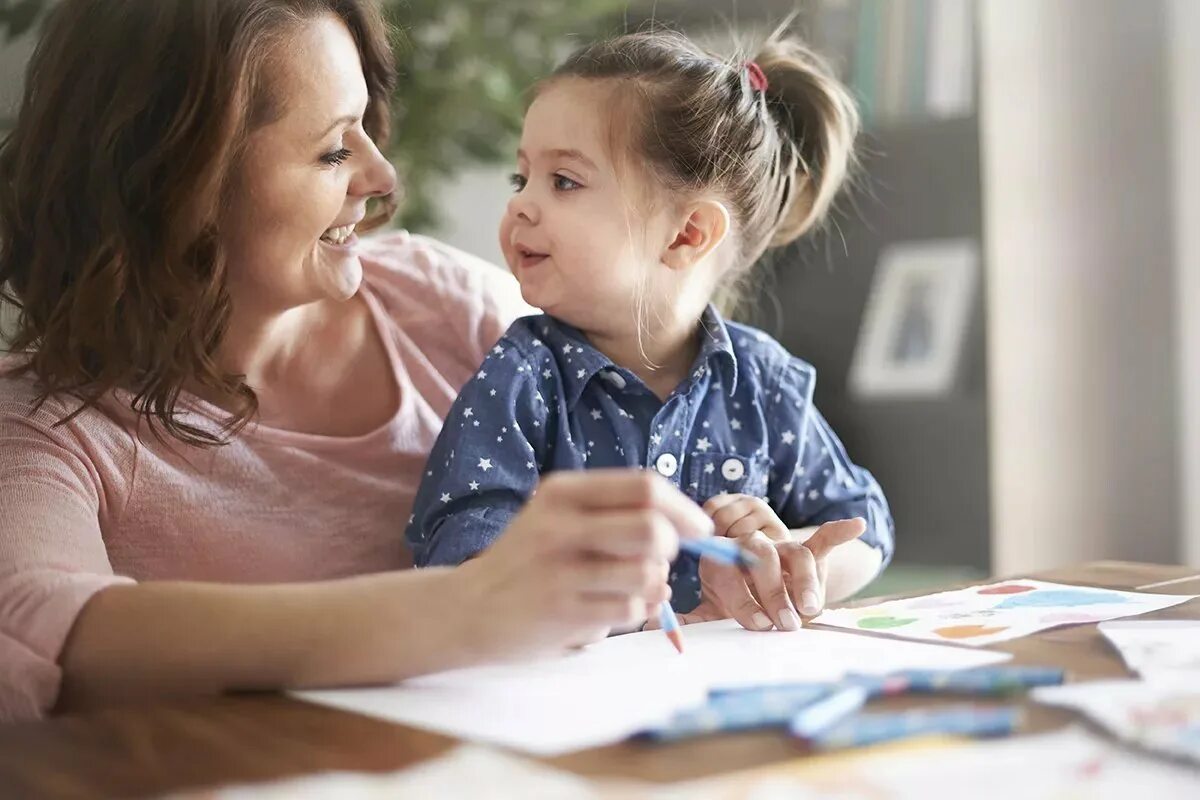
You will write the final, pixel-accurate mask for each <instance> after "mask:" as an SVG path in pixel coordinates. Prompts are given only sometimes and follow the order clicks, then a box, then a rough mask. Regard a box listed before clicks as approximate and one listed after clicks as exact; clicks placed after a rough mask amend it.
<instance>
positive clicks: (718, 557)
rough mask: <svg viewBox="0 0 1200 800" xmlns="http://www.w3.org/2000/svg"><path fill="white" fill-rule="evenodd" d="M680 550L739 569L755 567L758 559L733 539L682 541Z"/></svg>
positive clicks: (711, 538) (711, 537)
mask: <svg viewBox="0 0 1200 800" xmlns="http://www.w3.org/2000/svg"><path fill="white" fill-rule="evenodd" d="M679 549H680V550H682V551H683V552H685V553H691V554H692V555H694V556H697V557H699V558H711V559H712V560H713V561H718V562H720V563H722V564H732V565H734V566H737V567H753V566H754V565H756V564H757V563H758V559H757V558H755V557H754V555H753V554H752V553H748V552H746V551H745V550H743V549H742V548H741V547H739V546H738V543H737V542H736V541H734V540H733V539H729V538H726V537H724V536H710V537H708V538H707V539H680V540H679Z"/></svg>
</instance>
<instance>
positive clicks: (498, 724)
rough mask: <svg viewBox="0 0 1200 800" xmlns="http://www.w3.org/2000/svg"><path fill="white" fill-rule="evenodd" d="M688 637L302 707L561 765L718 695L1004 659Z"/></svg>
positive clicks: (842, 636) (762, 637) (849, 637)
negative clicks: (330, 709) (564, 758)
mask: <svg viewBox="0 0 1200 800" xmlns="http://www.w3.org/2000/svg"><path fill="white" fill-rule="evenodd" d="M683 635H684V641H685V643H686V648H685V652H684V654H683V655H679V654H677V653H676V652H675V651H674V649H672V647H671V645H670V643H669V642H668V641H667V640H666V637H665V636H664V635H663V633H662V631H647V632H644V633H632V634H628V635H626V636H616V637H613V638H610V639H607V640H606V641H604V642H600V643H598V644H596V645H593V646H592V647H589V648H587V650H585V651H583V652H579V653H575V654H572V655H569V656H565V657H563V658H559V659H551V660H544V661H536V662H529V663H522V664H513V665H505V666H491V667H479V668H474V669H465V670H456V671H453V672H444V673H440V674H437V675H430V676H427V677H424V678H418V679H415V680H411V681H407V682H405V683H403V684H399V685H396V686H390V687H382V688H371V689H336V690H323V691H306V692H298V693H296V696H297V697H299V698H301V699H304V700H309V701H311V702H314V703H321V704H325V705H330V706H335V707H337V708H342V709H345V710H348V711H356V712H359V713H362V714H366V715H369V716H375V717H381V718H383V719H387V720H391V721H394V722H401V723H405V724H408V725H414V726H416V727H420V728H426V729H429V730H433V731H437V732H440V733H445V734H448V735H451V736H457V737H460V738H463V739H467V740H469V741H477V742H488V743H492V744H498V745H502V746H506V747H511V748H514V749H517V750H521V751H524V752H528V753H534V754H537V755H556V754H561V753H568V752H572V751H575V750H583V749H586V748H589V747H597V746H601V745H605V744H611V743H613V742H617V741H620V740H622V739H624V738H626V737H628V736H630V735H632V734H634V733H637V732H639V731H641V730H644V729H646V728H648V727H652V726H657V725H660V724H662V723H664V722H665V721H666V720H668V719H669V718H670V717H671V715H672V714H673V713H674V712H676V711H679V710H681V709H684V708H689V707H693V706H696V705H700V704H701V703H703V702H704V700H705V699H706V697H707V694H708V692H709V690H711V689H717V688H733V687H745V686H756V685H775V684H780V683H791V682H802V681H827V680H836V679H838V678H841V677H842V676H843V675H844V674H846V673H847V672H865V673H871V674H883V673H886V672H891V671H894V670H899V669H922V668H924V669H965V668H968V667H977V666H984V665H987V664H994V663H998V662H1000V661H1004V660H1007V659H1008V658H1009V656H1008V655H1007V654H1004V653H992V652H986V651H974V650H968V649H965V648H957V647H937V646H933V645H923V644H915V643H912V642H898V641H895V640H888V639H882V638H879V637H868V636H856V635H853V634H847V633H841V632H837V631H819V630H811V629H805V630H800V631H796V632H794V633H783V632H779V631H774V632H770V633H755V632H752V631H747V630H744V629H742V628H741V627H740V626H739V625H738V624H737V623H736V622H735V621H733V620H723V621H720V622H706V623H702V624H699V625H688V626H686V627H685V628H684V629H683Z"/></svg>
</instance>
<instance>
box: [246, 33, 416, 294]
mask: <svg viewBox="0 0 1200 800" xmlns="http://www.w3.org/2000/svg"><path fill="white" fill-rule="evenodd" d="M267 77H268V79H269V81H270V86H271V89H272V90H273V91H274V94H275V98H276V101H277V102H278V103H279V106H280V108H281V113H280V116H279V118H278V119H276V120H275V121H273V122H271V123H269V124H267V125H265V126H263V127H261V128H259V129H258V130H256V131H254V132H253V133H252V134H251V135H250V138H249V141H248V142H247V147H246V150H245V153H244V155H243V157H242V159H241V168H240V171H239V173H238V175H237V177H236V180H237V191H236V192H235V197H234V201H233V202H232V204H231V207H230V208H229V209H227V210H226V211H227V214H226V220H225V223H224V224H223V230H224V236H225V245H226V247H227V248H228V252H229V289H230V293H231V295H232V297H233V300H234V303H235V305H237V304H238V303H244V304H249V303H253V304H255V305H256V306H259V307H261V308H264V309H266V310H282V309H288V308H294V307H296V306H300V305H304V304H307V303H311V302H314V301H319V300H325V299H333V300H344V299H347V298H349V297H351V296H353V295H354V293H355V292H357V291H358V287H359V283H360V282H361V280H362V264H361V263H360V262H359V260H358V252H357V249H356V245H357V237H356V236H355V235H354V234H353V229H354V225H355V223H357V222H359V221H360V220H362V219H363V217H364V216H365V214H366V207H367V200H368V199H369V198H371V197H373V196H376V195H384V194H388V193H390V192H391V191H392V190H393V189H394V188H395V184H396V176H395V171H394V170H393V169H392V166H391V165H390V164H389V163H388V161H387V160H386V159H385V158H384V157H383V156H382V155H381V154H380V152H379V150H378V149H376V147H375V143H374V142H372V141H371V137H370V136H368V135H367V133H366V131H364V130H363V127H362V116H363V112H364V111H365V109H366V107H367V85H366V81H365V80H364V78H363V70H362V63H361V61H360V59H359V53H358V48H357V47H356V46H355V44H354V39H353V37H352V36H351V35H350V31H349V30H347V28H346V26H345V25H344V24H343V23H342V22H341V20H339V19H338V18H337V17H335V16H333V15H326V16H322V17H318V18H315V19H313V20H311V21H310V22H308V23H306V24H304V25H303V26H302V27H300V28H299V29H298V30H297V31H296V33H295V34H294V35H293V37H292V38H291V40H289V41H288V42H286V43H284V44H283V45H282V46H280V47H279V48H278V49H277V52H276V54H275V58H274V59H273V63H272V65H271V68H270V69H269V74H268V76H267Z"/></svg>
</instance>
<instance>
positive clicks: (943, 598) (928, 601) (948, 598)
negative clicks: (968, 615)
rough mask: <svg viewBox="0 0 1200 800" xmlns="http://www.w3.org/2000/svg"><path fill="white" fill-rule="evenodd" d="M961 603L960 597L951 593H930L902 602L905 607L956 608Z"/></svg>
mask: <svg viewBox="0 0 1200 800" xmlns="http://www.w3.org/2000/svg"><path fill="white" fill-rule="evenodd" d="M961 605H962V599H961V598H958V597H955V596H953V595H938V594H931V595H928V596H926V597H918V598H916V599H914V600H909V601H907V602H905V603H904V607H905V608H906V609H926V608H956V607H958V606H961Z"/></svg>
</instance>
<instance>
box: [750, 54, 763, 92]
mask: <svg viewBox="0 0 1200 800" xmlns="http://www.w3.org/2000/svg"><path fill="white" fill-rule="evenodd" d="M746 72H747V73H748V74H749V76H750V88H751V89H753V90H754V91H756V92H765V91H766V90H767V75H766V73H765V72H763V71H762V67H760V66H759V65H758V62H755V61H747V62H746Z"/></svg>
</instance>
